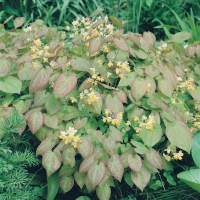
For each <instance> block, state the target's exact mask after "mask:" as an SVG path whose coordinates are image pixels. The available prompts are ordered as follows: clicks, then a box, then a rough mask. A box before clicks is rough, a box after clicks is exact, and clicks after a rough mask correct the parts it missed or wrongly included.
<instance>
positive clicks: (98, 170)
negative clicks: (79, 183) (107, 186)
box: [87, 163, 106, 188]
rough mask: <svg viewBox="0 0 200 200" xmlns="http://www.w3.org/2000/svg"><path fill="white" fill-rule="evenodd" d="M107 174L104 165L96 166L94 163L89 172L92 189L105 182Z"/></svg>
mask: <svg viewBox="0 0 200 200" xmlns="http://www.w3.org/2000/svg"><path fill="white" fill-rule="evenodd" d="M105 173H106V168H105V165H104V164H103V163H100V164H96V163H94V164H93V165H92V166H91V167H90V168H89V170H88V173H87V175H88V179H89V181H90V183H91V184H92V187H93V188H95V187H96V186H97V185H99V183H100V182H101V181H102V180H103V178H104V176H105Z"/></svg>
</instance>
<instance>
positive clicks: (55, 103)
mask: <svg viewBox="0 0 200 200" xmlns="http://www.w3.org/2000/svg"><path fill="white" fill-rule="evenodd" d="M44 105H45V108H46V110H47V113H48V114H50V115H55V114H56V113H57V112H58V111H59V110H60V107H61V102H60V99H56V98H55V97H54V96H53V95H49V96H48V97H47V98H46V100H45V104H44Z"/></svg>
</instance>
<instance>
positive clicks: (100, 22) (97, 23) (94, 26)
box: [91, 19, 105, 29]
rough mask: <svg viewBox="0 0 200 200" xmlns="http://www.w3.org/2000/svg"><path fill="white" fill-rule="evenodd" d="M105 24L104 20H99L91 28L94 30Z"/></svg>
mask: <svg viewBox="0 0 200 200" xmlns="http://www.w3.org/2000/svg"><path fill="white" fill-rule="evenodd" d="M104 22H105V21H104V20H103V19H99V20H97V21H96V22H95V23H94V24H93V25H92V26H91V28H92V29H94V28H96V27H98V26H99V25H101V24H103V23H104Z"/></svg>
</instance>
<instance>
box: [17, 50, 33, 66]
mask: <svg viewBox="0 0 200 200" xmlns="http://www.w3.org/2000/svg"><path fill="white" fill-rule="evenodd" d="M30 61H32V58H31V55H30V52H29V51H28V52H26V53H24V54H23V55H22V56H21V57H19V58H18V59H17V61H16V62H17V63H18V64H20V63H23V62H30Z"/></svg>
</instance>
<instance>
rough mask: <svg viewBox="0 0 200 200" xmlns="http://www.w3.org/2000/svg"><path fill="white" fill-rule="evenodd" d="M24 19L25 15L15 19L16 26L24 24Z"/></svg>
mask: <svg viewBox="0 0 200 200" xmlns="http://www.w3.org/2000/svg"><path fill="white" fill-rule="evenodd" d="M24 21H25V18H24V17H17V18H16V19H15V20H14V26H15V28H18V27H20V26H22V25H23V24H24Z"/></svg>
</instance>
